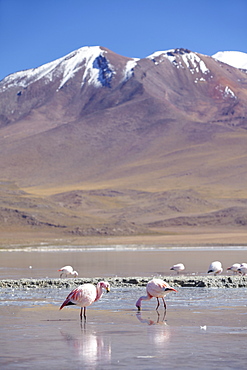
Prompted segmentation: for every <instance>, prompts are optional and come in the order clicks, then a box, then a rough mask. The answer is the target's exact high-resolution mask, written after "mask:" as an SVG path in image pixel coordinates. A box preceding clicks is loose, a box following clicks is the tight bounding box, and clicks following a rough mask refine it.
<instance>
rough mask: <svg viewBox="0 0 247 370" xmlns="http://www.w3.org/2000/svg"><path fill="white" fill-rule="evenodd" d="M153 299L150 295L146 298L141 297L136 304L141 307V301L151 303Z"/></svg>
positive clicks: (145, 296)
mask: <svg viewBox="0 0 247 370" xmlns="http://www.w3.org/2000/svg"><path fill="white" fill-rule="evenodd" d="M151 298H152V296H150V295H144V296H142V297H140V298H139V299H138V301H137V302H136V306H137V307H141V301H149V300H150V299H151Z"/></svg>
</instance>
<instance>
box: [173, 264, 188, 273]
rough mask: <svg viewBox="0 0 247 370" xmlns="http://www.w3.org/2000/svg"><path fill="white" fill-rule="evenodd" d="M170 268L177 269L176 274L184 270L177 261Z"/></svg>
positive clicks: (182, 265)
mask: <svg viewBox="0 0 247 370" xmlns="http://www.w3.org/2000/svg"><path fill="white" fill-rule="evenodd" d="M170 270H174V271H177V274H179V273H180V271H183V270H185V266H184V264H183V263H177V264H176V265H173V266H172V267H171V268H170Z"/></svg>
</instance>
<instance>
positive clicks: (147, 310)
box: [0, 287, 247, 370]
mask: <svg viewBox="0 0 247 370" xmlns="http://www.w3.org/2000/svg"><path fill="white" fill-rule="evenodd" d="M68 292H69V291H68V290H65V289H29V290H16V291H15V290H12V289H4V290H3V289H2V291H1V301H0V318H1V329H0V348H1V359H0V368H1V369H6V370H10V369H11V370H12V369H67V368H69V369H158V370H159V369H189V368H190V369H191V368H192V369H208V368H211V369H219V368H222V369H223V368H224V369H233V368H234V369H244V368H246V367H245V366H246V359H247V355H246V343H247V305H246V302H247V301H246V298H247V289H245V288H241V289H206V288H178V292H177V293H170V294H169V295H168V296H167V299H166V302H167V313H166V316H165V317H164V311H163V310H162V309H160V311H159V314H157V312H156V311H155V307H156V300H154V299H153V300H151V301H149V302H144V303H143V311H141V313H138V312H137V311H136V309H135V302H136V300H137V298H139V296H140V295H143V294H144V293H145V288H140V287H138V288H137V287H133V288H131V287H128V288H112V289H111V292H110V293H109V294H105V295H104V296H103V298H102V299H101V300H100V301H99V302H96V303H95V304H94V305H92V306H91V307H89V308H88V311H87V322H86V323H85V324H84V323H82V324H81V322H80V320H79V311H80V308H78V307H73V306H72V307H65V308H64V309H63V310H61V311H59V306H60V305H61V303H62V302H63V300H64V298H65V297H66V296H67V294H68Z"/></svg>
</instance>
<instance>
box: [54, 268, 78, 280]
mask: <svg viewBox="0 0 247 370" xmlns="http://www.w3.org/2000/svg"><path fill="white" fill-rule="evenodd" d="M58 271H62V272H61V274H60V278H61V277H62V276H63V275H65V276H66V277H67V276H68V275H71V276H78V272H77V271H75V270H74V269H73V267H72V266H64V267H61V268H60V269H59V270H58Z"/></svg>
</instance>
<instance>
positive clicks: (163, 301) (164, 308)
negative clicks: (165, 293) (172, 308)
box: [162, 297, 166, 310]
mask: <svg viewBox="0 0 247 370" xmlns="http://www.w3.org/2000/svg"><path fill="white" fill-rule="evenodd" d="M162 300H163V303H164V309H165V310H166V302H165V300H164V297H162Z"/></svg>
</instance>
